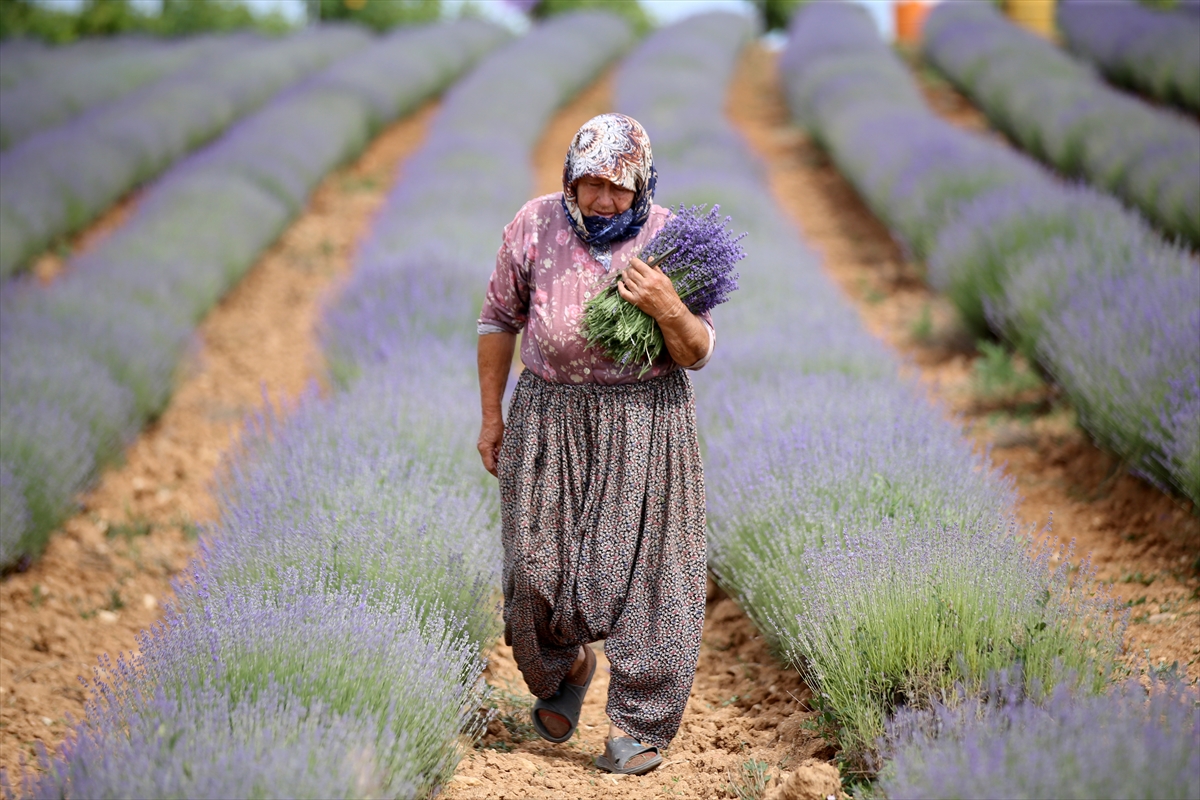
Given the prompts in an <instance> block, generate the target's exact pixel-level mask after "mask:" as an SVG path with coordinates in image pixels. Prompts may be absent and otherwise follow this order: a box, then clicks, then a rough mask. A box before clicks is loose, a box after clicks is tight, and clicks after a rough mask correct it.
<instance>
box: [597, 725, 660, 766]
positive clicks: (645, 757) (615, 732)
mask: <svg viewBox="0 0 1200 800" xmlns="http://www.w3.org/2000/svg"><path fill="white" fill-rule="evenodd" d="M623 737H624V738H628V739H632V738H633V737H632V736H630V735H629V734H628V733H626V732H625V731H623V730H621V729H620V728H618V727H617V726H616V725H613V724H612V723H611V722H610V723H609V725H608V741H609V742H612V741H613V740H614V739H620V738H623ZM607 747H608V745H607V744H606V749H607ZM656 759H657V760H660V761H661V760H662V758H661V756H659V754H658V749H657V748H655V749H654V750H647V751H646V752H644V753H638V754H637V755H635V756H633V757H631V758H629V759H628V760H627V761H626V762H625V764H624V768H625V769H626V770H629V771H632V772H636V770H638V769H639V768H640V767H644V766H646V765H647V764H649V763H650V762H651V761H654V760H656Z"/></svg>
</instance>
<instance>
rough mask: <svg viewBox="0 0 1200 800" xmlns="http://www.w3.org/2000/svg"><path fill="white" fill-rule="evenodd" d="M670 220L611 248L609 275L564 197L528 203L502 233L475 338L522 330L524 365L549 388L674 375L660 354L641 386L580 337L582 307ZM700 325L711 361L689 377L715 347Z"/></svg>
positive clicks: (658, 216)
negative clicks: (575, 225)
mask: <svg viewBox="0 0 1200 800" xmlns="http://www.w3.org/2000/svg"><path fill="white" fill-rule="evenodd" d="M670 216H671V212H670V211H668V210H667V209H665V208H662V207H661V206H653V207H652V208H651V210H650V217H649V219H647V220H646V224H645V225H644V226H643V227H642V230H641V232H640V233H639V234H638V235H637V236H635V237H633V238H632V239H626V240H625V241H623V242H619V243H617V244H615V245H613V246H612V249H611V266H610V267H608V268H606V267H605V265H604V264H603V263H602V262H601V261H600V260H599V259H598V258H596V257H595V255H593V253H592V252H590V249H589V248H588V246H587V245H585V244H584V243H583V242H582V241H581V240H580V239H579V237H578V236H576V235H575V232H574V231H573V230H572V229H571V226H570V224H569V223H568V222H567V217H566V214H564V213H563V208H562V192H555V193H554V194H548V195H544V196H542V197H538V198H536V199H534V200H530V201H529V202H528V203H526V204H525V205H524V206H523V207H522V208H521V210H520V211H519V212H518V213H517V216H516V218H515V219H513V221H512V222H510V223H509V224H508V225H507V226H505V228H504V241H503V243H502V244H501V245H500V250H499V252H498V253H497V254H496V269H495V270H494V271H493V272H492V277H491V280H490V281H489V282H488V288H487V297H486V298H485V300H484V302H483V313H482V314H480V316H479V323H478V330H479V333H480V334H484V333H497V332H507V333H517V332H519V331H521V330H522V329H524V330H525V335H524V336H523V337H521V338H522V341H521V361H522V362H523V363H524V364H525V368H526V369H529V370H532V371H533V373H534V374H535V375H537V376H538V377H540V378H544V379H545V380H547V381H550V382H552V383H604V384H617V383H633V382H635V381H638V380H649V379H650V378H655V377H658V376H660V375H665V374H666V373H668V372H672V371H674V370H677V369H679V368H680V366H679V365H678V364H676V363H675V362H674V361H672V360H671V357H670V356H669V355H666V354H664V355H663V357H662V358H661V359H659V361H658V362H656V363H655V364H654V366H653V367H651V368H650V369H649V370H648V371H647V372H646V373H645V374H644V375H642V376H641V378H639V377H638V372H639V371H640V367H638V366H636V365H634V366H627V367H623V366H621V365H619V364H617V363H615V362H614V361H612V360H611V359H609V358H608V357H607V356H605V354H604V352H603V351H602V350H600V349H599V348H593V347H589V346H588V344H587V342H586V341H585V340H584V338H583V337H582V336H581V335H580V333H579V326H580V323H581V321H582V318H583V306H584V304H585V303H586V302H587V301H588V300H589V299H590V298H591V297H593V296H594V295H596V294H597V293H599V292H600V291H602V290H603V289H604V288H605V287H606V286H608V284H609V282H610V281H611V280H612V277H613V276H614V275H615V274H616V273H617V272H620V271H621V270H623V269H624V268H625V267H626V266H627V265H628V264H629V259H630V258H631V257H633V256H636V255H638V254H639V253H640V252H641V251H642V248H643V247H645V246H646V244H647V243H648V242H649V241H650V240H651V239H652V238H654V234H656V233H658V231H659V230H660V229H661V228H662V226H663V225H665V224H666V222H667V220H668V219H669V218H670ZM701 319H703V320H704V324H705V325H706V326H707V327H708V331H709V348H708V355H706V356H705V357H704V358H702V359H700V361H699V362H697V363H696V364H693V365H691V366H690V367H688V369H699V368H701V367H702V366H704V364H705V363H706V362H707V361H708V359H709V356H711V355H712V350H713V345H714V344H715V341H716V334H715V331H714V329H713V324H712V318H711V316H710V315H709V314H703V315H701Z"/></svg>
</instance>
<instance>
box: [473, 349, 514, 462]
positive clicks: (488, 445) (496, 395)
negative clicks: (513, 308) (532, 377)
mask: <svg viewBox="0 0 1200 800" xmlns="http://www.w3.org/2000/svg"><path fill="white" fill-rule="evenodd" d="M516 342H517V335H516V334H515V333H485V334H483V335H482V336H480V337H479V355H478V361H479V399H480V405H481V407H482V411H483V424H482V425H481V426H480V428H479V443H478V444H477V445H476V447H477V448H478V450H479V455H480V457H481V458H482V459H483V467H484V469H486V470H487V471H488V472H490V473H492V474H493V475H495V474H496V459H497V458H498V457H499V456H500V444H501V443H502V442H503V441H504V412H503V411H502V410H501V403H502V402H503V400H504V389H505V387H506V386H508V373H509V372H510V371H511V370H512V360H513V350H514V349H515V347H516Z"/></svg>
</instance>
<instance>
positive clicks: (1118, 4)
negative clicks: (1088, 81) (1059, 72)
mask: <svg viewBox="0 0 1200 800" xmlns="http://www.w3.org/2000/svg"><path fill="white" fill-rule="evenodd" d="M1198 12H1200V3H1192V4H1191V6H1190V7H1189V8H1187V9H1180V10H1178V11H1168V12H1163V11H1158V10H1154V9H1151V8H1147V7H1146V6H1144V5H1142V4H1141V3H1137V2H1134V0H1060V2H1059V4H1058V29H1059V31H1061V32H1062V35H1063V39H1064V40H1065V42H1066V44H1067V46H1068V47H1070V48H1071V50H1072V51H1074V52H1075V53H1077V54H1078V55H1079V56H1080V57H1082V58H1085V59H1087V60H1088V61H1091V62H1092V63H1094V64H1095V65H1096V66H1097V67H1099V69H1100V71H1101V72H1103V73H1104V75H1105V76H1106V77H1107V78H1108V79H1109V80H1111V81H1113V82H1114V83H1116V84H1119V85H1121V86H1127V87H1129V88H1131V89H1134V90H1136V91H1138V92H1141V93H1143V94H1146V95H1148V96H1150V97H1153V98H1155V99H1156V100H1160V101H1162V102H1164V103H1170V104H1172V105H1175V106H1178V107H1179V108H1183V109H1187V110H1190V111H1192V112H1195V113H1200V13H1198Z"/></svg>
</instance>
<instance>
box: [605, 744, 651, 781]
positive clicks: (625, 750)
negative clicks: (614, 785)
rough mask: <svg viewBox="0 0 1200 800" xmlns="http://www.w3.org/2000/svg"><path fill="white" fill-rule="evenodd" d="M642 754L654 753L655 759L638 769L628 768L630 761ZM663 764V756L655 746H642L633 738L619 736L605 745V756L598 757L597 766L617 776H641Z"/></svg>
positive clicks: (637, 767)
mask: <svg viewBox="0 0 1200 800" xmlns="http://www.w3.org/2000/svg"><path fill="white" fill-rule="evenodd" d="M642 753H654V758H652V759H650V760H649V761H647V762H645V763H644V764H638V765H637V766H636V767H626V766H625V765H626V764H628V763H629V759H631V758H633V757H634V756H640V755H641V754H642ZM661 763H662V755H661V754H660V753H659V752H658V748H657V747H654V746H653V745H648V744H642V743H641V742H639V741H638V740H637V739H634V738H633V737H632V736H618V737H617V738H616V739H609V740H608V741H607V742H605V743H604V755H600V756H596V766H597V767H599V768H600V769H602V770H604V771H605V772H612V773H615V774H617V775H641V774H642V773H643V772H649V771H650V770H652V769H654V768H655V767H657V766H658V765H659V764H661Z"/></svg>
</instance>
